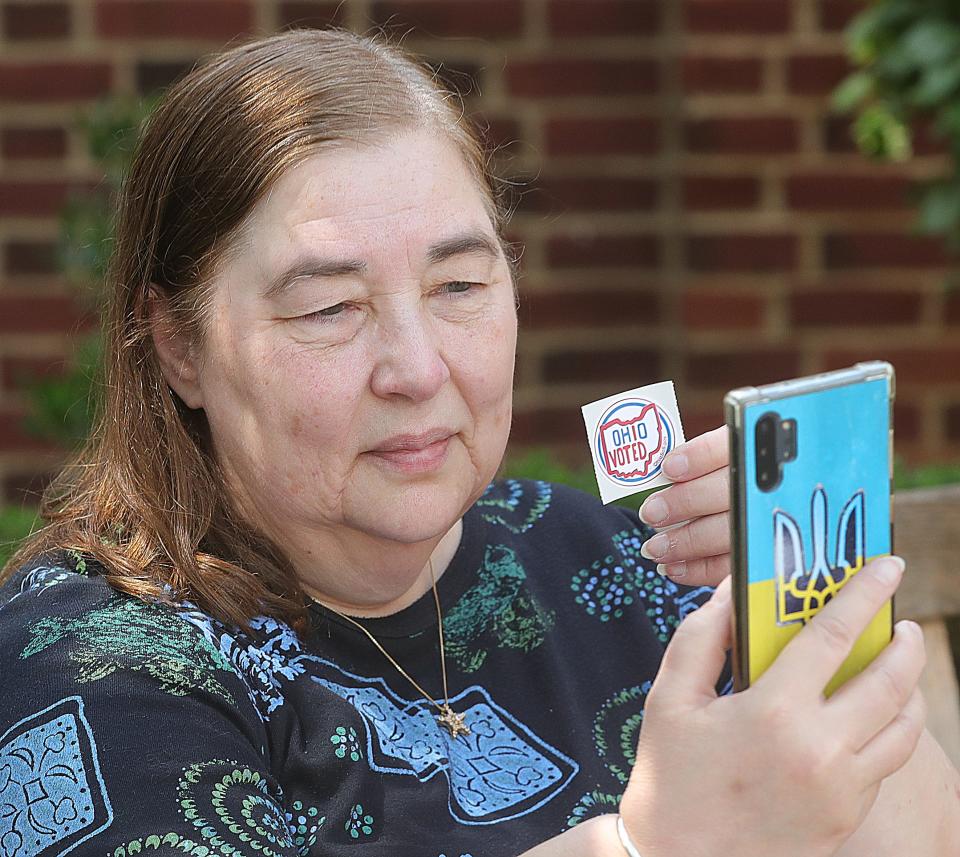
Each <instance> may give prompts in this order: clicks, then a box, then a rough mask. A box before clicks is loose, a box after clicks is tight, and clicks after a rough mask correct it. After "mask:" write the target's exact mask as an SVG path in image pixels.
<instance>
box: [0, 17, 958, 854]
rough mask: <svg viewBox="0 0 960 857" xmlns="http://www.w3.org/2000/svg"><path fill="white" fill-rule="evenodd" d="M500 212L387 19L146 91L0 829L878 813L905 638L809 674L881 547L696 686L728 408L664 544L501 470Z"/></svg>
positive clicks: (91, 848)
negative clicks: (798, 617) (391, 39)
mask: <svg viewBox="0 0 960 857" xmlns="http://www.w3.org/2000/svg"><path fill="white" fill-rule="evenodd" d="M505 221H506V211H505V207H504V203H503V201H502V199H501V198H500V196H499V195H498V194H497V193H496V186H495V184H494V183H493V180H492V179H491V177H490V176H489V173H488V171H487V164H486V159H485V157H484V154H483V151H482V149H481V148H480V146H479V145H478V143H477V141H476V138H475V136H474V134H473V132H472V131H471V130H470V128H469V127H468V125H467V123H466V122H465V121H464V120H463V119H462V117H461V115H460V113H459V112H458V110H457V109H456V108H455V105H453V104H452V103H451V99H450V98H449V96H448V95H447V94H445V93H444V92H443V91H442V90H440V89H438V88H437V86H436V84H435V82H434V81H433V80H432V79H431V77H430V75H429V74H428V73H426V72H425V71H424V70H423V69H422V68H421V67H420V66H418V65H417V64H416V63H415V62H414V61H413V60H411V59H410V58H408V57H406V56H405V55H403V54H402V53H401V52H400V51H398V50H397V49H396V48H394V47H391V46H389V45H387V44H385V43H383V42H381V41H379V40H376V39H369V38H361V37H359V36H355V35H352V34H349V33H345V32H340V31H334V30H331V31H326V32H316V31H301V32H288V33H284V34H281V35H276V36H272V37H269V38H265V39H261V40H259V41H255V42H251V43H249V44H246V45H242V46H240V47H237V48H234V49H232V50H230V51H228V52H226V53H224V54H221V55H219V56H216V57H213V58H212V59H211V60H210V61H209V62H207V63H206V64H204V65H203V66H201V67H200V68H198V69H196V70H194V71H193V72H192V73H191V74H189V75H188V76H187V77H186V78H184V79H183V80H182V81H181V82H180V83H178V84H177V85H176V86H175V87H173V88H172V89H171V91H170V92H169V93H168V94H167V95H166V97H165V99H164V101H163V102H162V103H161V105H160V106H159V108H158V109H157V111H156V112H155V114H154V115H153V116H152V117H151V119H150V121H149V123H148V124H147V127H146V129H145V131H144V134H143V136H142V139H141V141H140V143H139V145H138V149H137V152H136V155H135V158H134V162H133V165H132V168H131V171H130V173H129V176H128V178H127V181H126V183H125V185H124V189H123V193H122V200H121V205H120V211H119V217H118V221H117V227H116V234H117V243H116V246H115V251H114V256H113V260H112V268H111V272H110V281H111V284H112V286H113V304H112V307H111V310H110V320H109V324H108V326H107V349H106V350H107V354H108V365H107V367H106V384H105V389H106V404H105V407H104V409H103V414H102V417H101V419H100V420H99V425H98V429H97V431H96V432H95V434H94V436H93V437H92V438H91V440H90V442H89V444H88V445H87V448H86V449H85V450H84V451H83V453H82V454H81V456H80V458H79V460H78V461H77V463H76V464H75V466H73V467H71V468H68V469H67V470H65V471H64V473H63V475H62V476H61V478H60V479H59V480H58V481H57V482H56V483H55V484H54V485H53V486H51V489H50V492H49V494H48V496H47V498H46V502H45V507H44V514H45V516H46V518H47V519H48V521H49V524H48V526H47V527H46V529H45V530H43V531H42V532H41V533H40V534H38V535H37V536H35V537H33V538H32V539H30V540H28V542H27V543H26V544H25V546H24V547H23V548H22V549H21V551H20V552H19V554H18V555H17V556H16V557H15V558H14V559H13V561H12V562H11V563H10V573H11V576H10V579H9V580H8V581H7V583H6V584H5V586H4V589H3V597H2V599H0V604H2V605H3V606H2V609H0V619H2V621H0V628H2V642H3V647H2V651H3V655H2V658H3V670H4V672H3V675H4V677H5V679H6V681H7V686H8V687H10V686H11V684H12V685H13V686H14V687H16V688H17V692H16V693H15V694H11V695H8V696H7V698H6V699H5V701H4V703H3V706H2V708H0V712H2V716H3V728H4V729H5V730H6V731H5V733H4V736H3V740H2V742H0V744H2V745H3V747H4V749H3V750H2V751H0V752H2V753H3V754H4V755H0V804H2V805H0V846H2V847H3V849H4V850H5V853H7V854H18V855H19V854H41V853H43V854H47V853H50V854H62V853H66V852H68V851H71V850H73V851H75V852H76V853H81V854H87V853H90V854H93V853H96V854H102V853H113V854H118V855H123V854H130V853H134V852H137V851H141V850H144V849H153V850H160V851H168V852H173V851H175V850H176V851H183V852H188V853H191V854H224V855H230V854H254V853H257V854H267V855H277V854H282V855H292V854H318V855H319V854H323V855H327V854H339V853H349V852H350V851H351V850H352V849H353V848H355V847H357V846H362V847H363V853H368V854H390V855H395V854H417V855H438V854H447V855H452V854H457V855H466V854H470V855H473V857H479V855H486V854H489V855H506V854H518V853H520V852H525V851H530V850H531V849H532V852H531V853H534V854H537V855H549V854H558V855H559V854H590V855H594V854H595V855H607V854H611V855H612V854H623V853H627V852H625V849H627V850H629V849H634V850H633V851H631V852H629V853H637V851H638V852H639V853H640V854H643V855H644V857H660V855H672V854H693V853H697V854H708V853H709V854H720V853H724V854H727V853H736V854H741V855H752V854H761V853H762V854H769V853H776V854H778V855H781V857H784V856H785V855H805V857H809V855H827V854H834V853H848V852H844V851H841V849H842V848H843V847H844V843H845V842H846V843H848V845H849V844H850V843H856V842H857V841H859V842H860V843H862V844H869V845H870V846H871V847H872V846H873V845H875V844H877V843H878V842H880V840H881V839H882V837H878V836H877V832H878V831H881V829H882V825H883V824H884V818H885V817H890V816H891V811H890V806H889V805H887V806H886V807H885V810H886V812H885V813H884V814H880V813H877V812H876V810H874V811H873V812H871V807H874V806H875V807H882V806H883V802H882V801H879V800H877V796H878V790H879V788H880V783H881V781H882V780H883V779H884V778H885V777H889V776H890V775H892V774H894V772H898V771H901V770H904V771H906V770H908V769H909V770H912V768H911V766H910V765H907V764H906V763H907V761H908V759H911V758H914V757H915V753H914V749H915V748H916V747H918V742H920V738H921V733H922V730H923V702H922V699H921V698H920V696H919V694H918V692H917V691H916V690H915V686H916V681H917V677H918V675H919V672H920V669H921V668H922V663H923V647H922V640H921V639H920V638H919V637H917V636H911V635H910V634H909V633H904V632H903V629H902V628H898V633H897V637H896V640H895V641H894V643H893V644H892V645H891V646H890V647H889V649H888V650H887V651H886V652H885V653H884V654H883V655H882V656H881V658H879V659H878V660H877V662H876V664H877V667H876V668H875V669H872V670H870V671H869V672H867V673H864V675H863V676H862V677H859V678H858V680H857V681H855V682H851V683H850V685H849V687H848V688H847V689H845V691H843V692H840V693H838V694H837V695H836V696H835V697H834V699H836V700H837V701H836V702H835V703H834V702H833V701H831V705H824V703H823V701H822V699H821V697H820V693H819V692H820V690H821V689H822V687H823V685H824V684H825V683H826V681H827V679H828V678H829V677H830V676H831V675H832V672H833V671H835V669H836V667H837V666H838V665H839V663H840V661H841V660H842V659H843V656H844V641H841V640H839V639H837V637H836V634H837V632H838V629H843V628H852V629H859V628H860V627H862V626H865V625H866V623H867V622H868V621H869V619H870V617H871V616H872V615H873V614H874V613H875V612H876V610H877V609H878V608H879V606H880V605H881V603H883V602H884V601H885V600H886V599H887V598H889V597H890V595H891V594H892V593H893V591H894V589H895V586H896V581H897V579H898V577H899V573H898V569H899V566H898V563H896V562H893V561H887V562H885V563H884V562H881V563H878V564H876V566H875V567H874V568H872V569H871V570H870V571H869V572H866V573H864V574H863V575H860V576H858V577H857V578H856V579H855V580H854V581H853V582H851V584H850V585H849V586H848V587H847V588H846V589H845V590H844V593H843V595H842V597H838V598H837V599H834V601H833V602H832V603H831V604H830V605H829V606H828V608H827V609H826V610H824V611H823V614H821V615H822V616H823V617H824V618H823V621H822V623H819V624H818V625H817V626H813V625H812V626H811V629H808V630H805V632H804V633H803V634H801V635H799V636H798V638H797V640H798V641H799V642H798V643H797V644H796V645H794V646H792V648H791V649H790V650H789V652H785V653H784V657H783V659H782V660H783V662H784V663H783V666H782V667H781V665H780V662H778V664H777V665H775V666H774V667H773V668H771V670H770V671H769V673H768V674H767V676H765V680H764V682H763V683H760V684H758V685H757V686H756V687H754V688H751V689H750V690H749V691H746V692H744V693H742V694H736V695H724V694H727V693H728V692H729V690H730V684H729V669H728V667H727V666H726V665H725V656H724V654H725V650H726V648H727V647H728V646H729V639H728V634H727V627H728V623H729V614H730V606H729V582H728V580H727V579H724V581H723V582H722V583H720V579H721V578H724V576H725V575H726V570H727V567H728V560H727V559H726V557H725V554H726V550H727V544H726V526H727V525H726V515H725V505H726V500H725V496H726V488H725V479H726V475H725V469H724V464H725V461H724V459H725V453H724V450H723V444H724V440H723V436H722V434H721V433H719V432H718V433H713V434H711V435H706V436H704V437H702V438H698V439H696V440H695V441H693V442H691V443H690V444H688V445H686V446H685V447H684V448H683V450H682V452H680V453H679V454H675V455H674V456H673V457H672V459H671V460H670V462H669V464H668V465H665V466H667V468H668V473H669V472H671V470H672V475H673V476H675V477H676V478H677V479H678V480H680V484H677V485H675V486H673V487H671V488H670V489H669V490H667V491H664V492H662V493H661V494H660V495H658V497H659V499H660V500H661V501H663V503H665V508H661V509H660V510H657V509H656V508H655V504H653V503H651V504H648V505H647V506H646V507H645V509H646V514H648V516H649V517H650V518H651V522H652V523H656V524H658V525H664V526H665V525H667V524H669V523H672V522H675V521H682V520H690V521H691V522H690V523H689V524H687V525H686V527H684V528H681V529H677V530H672V531H671V539H672V540H673V542H674V543H675V545H674V547H673V549H672V550H669V551H666V552H663V551H659V550H657V548H656V544H655V540H654V539H649V540H648V537H649V536H650V535H651V534H652V531H651V530H650V529H649V527H647V526H644V525H642V524H640V522H639V521H637V520H636V517H635V516H633V515H630V514H627V513H626V512H625V511H624V510H622V509H618V508H606V509H605V508H603V507H601V506H599V504H597V503H596V502H595V501H593V500H592V499H590V498H588V497H586V496H585V495H581V494H579V493H577V492H574V491H571V490H570V489H565V488H562V487H560V486H550V485H547V484H545V483H531V482H518V481H506V482H497V481H492V480H493V479H494V476H495V474H496V471H497V468H498V467H499V465H500V462H501V458H502V456H503V452H504V448H505V445H506V441H507V435H508V430H509V426H510V419H511V392H512V376H513V362H514V348H515V340H516V332H517V331H516V313H515V283H514V280H515V270H514V265H513V261H512V259H511V256H510V254H509V248H508V246H507V245H506V243H505V242H504V240H503V238H502V235H503V228H504V225H505ZM655 512H659V514H654V513H655ZM645 543H646V545H647V546H646V548H644V544H645ZM644 552H645V553H646V554H647V555H649V556H654V554H655V553H660V556H659V559H660V560H661V561H662V562H664V563H666V564H667V568H671V567H675V564H676V563H678V562H686V564H687V567H688V572H687V576H686V577H685V578H684V582H685V583H686V584H688V585H679V586H678V585H677V584H675V583H673V582H672V581H671V580H669V579H668V578H664V577H662V576H660V575H658V574H657V572H656V571H655V570H654V569H653V567H652V566H653V563H652V561H651V560H649V559H647V557H645V556H642V555H641V554H642V553H644ZM884 569H887V570H892V571H893V572H894V574H893V576H892V577H891V578H889V579H881V577H880V574H879V572H880V571H882V570H884ZM717 583H720V585H719V587H718V588H717V591H716V595H715V596H714V597H713V598H711V599H710V604H709V606H707V607H706V608H704V609H701V610H697V608H698V607H699V606H700V605H701V604H703V603H704V602H705V601H706V599H707V597H708V596H710V594H711V587H712V586H713V585H715V584H717ZM688 614H689V615H688ZM439 615H442V622H441V621H438V616H439ZM684 616H688V618H687V619H686V621H685V622H684V623H683V625H682V626H681V625H680V620H681V619H682V618H683V617H684ZM678 626H679V628H678ZM818 631H819V633H818ZM671 640H673V644H672V645H671V646H670V649H669V651H668V653H667V654H666V656H664V647H665V646H666V644H667V643H668V642H670V641H671ZM661 662H662V663H661ZM798 675H803V676H806V677H807V680H806V681H805V682H803V684H804V685H805V686H804V687H802V688H801V687H798V686H797V685H798V683H799V682H798V681H797V678H796V677H797V676H798ZM654 678H656V680H657V681H656V684H655V685H654V684H653V680H654ZM790 680H792V681H793V684H791V681H790ZM891 682H892V685H893V686H894V687H895V691H896V692H895V693H891V690H890V688H891ZM718 691H719V692H720V694H721V695H720V696H719V697H718ZM644 718H646V721H645V725H644V730H643V734H642V736H640V724H641V721H643V720H644ZM815 718H820V722H829V724H830V729H831V733H832V734H834V735H835V736H836V737H837V739H838V743H837V745H836V747H831V751H830V752H829V753H826V754H821V753H811V750H810V748H811V747H813V746H814V744H813V739H814V738H816V739H817V740H822V738H823V736H822V734H821V733H820V732H819V731H816V732H814V731H813V730H812V729H811V727H810V725H809V724H810V721H811V720H812V719H815ZM638 736H639V737H640V740H639V747H638V746H637V740H638ZM839 739H842V740H839ZM919 746H923V745H922V744H919ZM934 747H935V745H934ZM935 749H939V748H935ZM857 751H859V752H857ZM930 758H934V757H933V756H927V757H926V759H927V761H929V759H930ZM937 762H938V763H939V764H941V766H942V767H941V770H942V775H941V774H939V773H938V775H937V778H936V785H937V787H938V788H942V786H943V784H944V783H946V782H947V781H948V780H947V774H948V772H947V769H946V767H943V765H944V764H945V763H944V762H942V761H941V760H940V759H939V757H938V758H937ZM927 776H928V777H929V776H930V773H929V768H928V770H927ZM890 779H891V780H892V779H893V777H890ZM905 785H908V786H910V787H913V786H915V785H916V783H915V781H909V782H907V783H906V784H905ZM828 786H829V789H830V790H829V792H827V790H826V788H827V787H828ZM897 794H899V793H897ZM895 796H896V795H895ZM771 798H772V799H773V800H772V801H771ZM943 800H944V799H943V798H941V803H940V804H938V805H935V806H931V807H930V808H929V810H926V811H925V812H938V813H939V812H940V810H941V808H942V807H943V806H944V803H943ZM875 801H876V803H875ZM887 803H888V804H889V803H890V801H889V800H888V802H887ZM771 809H773V812H771ZM618 811H619V817H618ZM774 817H775V818H776V823H775V824H771V821H772V819H773V818H774ZM894 817H895V818H896V819H897V821H898V826H899V827H901V828H905V829H906V830H907V831H909V833H910V841H911V842H912V844H913V845H914V846H918V845H922V847H929V848H931V849H932V848H933V847H934V843H935V842H938V841H939V842H943V841H946V840H944V839H940V840H935V839H934V838H933V834H930V833H925V832H923V831H924V829H925V828H924V824H925V823H926V821H927V820H928V818H929V817H931V816H929V815H924V813H923V812H921V811H919V810H916V809H914V810H912V811H910V812H906V813H905V812H903V811H898V812H897V814H896V815H895V816H894ZM938 817H939V815H938ZM731 821H732V822H734V823H731ZM944 830H945V828H944ZM884 835H885V836H886V835H887V834H886V832H885V831H884ZM857 837H860V839H859V840H858V839H857ZM925 837H926V838H925ZM704 843H711V844H710V845H709V847H708V846H706V845H705V844H704ZM925 843H929V846H927V845H926V844H925ZM885 847H886V844H885V842H880V850H877V849H874V850H873V851H872V853H874V854H882V853H887V852H886V851H884V850H883V848H885ZM849 853H857V852H856V851H851V852H849ZM890 853H893V852H890ZM911 853H915V854H921V853H923V854H931V855H932V854H933V853H934V851H933V850H926V851H920V850H914V851H913V852H911Z"/></svg>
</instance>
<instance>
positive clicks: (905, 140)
mask: <svg viewBox="0 0 960 857" xmlns="http://www.w3.org/2000/svg"><path fill="white" fill-rule="evenodd" d="M853 133H854V137H855V138H856V140H857V145H858V146H859V147H860V151H861V152H863V153H864V154H865V155H869V156H870V157H872V158H879V159H883V160H890V161H905V160H907V159H908V158H909V157H910V156H911V155H912V154H913V146H912V144H911V142H910V129H909V128H908V127H907V126H906V124H904V122H903V121H902V120H900V119H899V118H897V117H896V116H894V115H893V113H891V112H890V110H889V109H888V108H887V107H886V106H885V105H884V104H874V105H872V106H870V107H867V108H866V109H865V110H864V111H863V112H862V113H861V114H860V115H859V116H858V117H857V121H856V122H855V123H854V131H853Z"/></svg>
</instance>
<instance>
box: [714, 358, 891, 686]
mask: <svg viewBox="0 0 960 857" xmlns="http://www.w3.org/2000/svg"><path fill="white" fill-rule="evenodd" d="M893 395H894V373H893V367H892V366H890V364H889V363H884V362H880V361H877V362H873V363H861V364H857V366H855V367H853V368H852V369H843V370H840V371H837V372H828V373H825V374H823V375H814V376H810V377H808V378H799V379H795V380H793V381H786V382H783V383H780V384H771V385H768V386H765V387H759V388H756V387H750V388H744V389H740V390H733V391H731V392H730V393H728V394H727V396H726V398H725V399H724V408H725V412H726V420H727V425H728V427H729V429H730V462H731V464H730V467H731V473H730V477H731V501H732V505H731V539H732V545H731V548H732V555H733V571H732V573H733V581H732V582H733V592H734V640H735V643H734V651H733V669H734V689H735V690H737V691H739V690H743V689H745V688H747V687H749V686H750V685H751V684H752V683H753V682H755V681H756V680H757V678H759V677H760V675H762V674H763V672H764V671H765V670H766V669H767V668H768V667H769V666H770V664H771V663H773V661H774V659H775V658H776V656H777V654H778V653H779V652H780V651H781V650H782V649H783V648H784V647H785V646H786V644H787V643H788V642H789V641H790V639H791V638H792V637H793V636H794V635H795V634H797V633H798V632H799V631H800V630H801V628H803V626H804V624H805V623H806V622H808V621H809V620H810V619H811V618H812V617H813V615H814V614H815V613H816V612H817V611H818V610H819V609H820V608H821V607H822V606H823V605H824V604H825V603H826V602H827V601H829V600H830V598H832V597H833V595H834V594H836V592H837V591H838V590H839V589H840V587H842V586H843V585H844V583H845V582H846V581H848V580H849V579H850V578H851V577H852V576H853V575H854V574H856V573H857V572H858V571H859V570H860V569H861V568H862V567H863V566H864V564H865V563H866V562H869V561H870V560H871V559H873V558H875V557H878V556H885V555H888V554H890V553H892V550H893V533H892V513H891V497H892V487H891V483H892V448H893V433H892V404H893ZM764 418H766V419H765V421H764V422H765V424H764V426H762V427H760V429H759V431H758V422H759V421H761V420H764ZM774 420H776V421H778V422H777V425H778V426H779V428H778V431H783V432H786V434H785V435H784V439H782V440H781V446H783V447H784V448H786V447H787V446H789V445H790V441H791V439H792V441H793V449H792V453H790V452H784V453H783V454H784V455H791V454H792V455H793V456H795V457H793V458H792V459H791V460H786V461H783V463H782V470H781V471H780V474H779V475H780V477H781V480H782V481H780V482H779V484H778V485H776V487H773V488H772V490H771V484H772V480H770V475H771V473H770V470H771V467H770V464H769V461H770V455H771V453H770V452H769V451H767V450H768V446H767V444H766V442H765V440H764V438H767V437H769V436H770V431H771V430H770V428H769V426H770V425H771V424H772V423H773V422H774ZM793 421H795V422H793ZM791 426H792V428H791ZM791 433H792V436H791ZM778 438H779V435H778ZM761 447H763V448H764V453H763V456H761V459H762V460H761V465H762V466H761V467H760V470H759V471H758V458H757V451H758V449H760V448H761ZM778 454H779V453H778ZM761 471H763V472H761ZM764 480H768V487H767V490H762V489H761V487H760V485H761V484H763V481H764ZM892 634H893V603H892V600H891V601H889V602H887V604H886V605H884V607H883V608H882V609H881V611H880V612H879V613H878V614H877V615H876V616H875V617H874V619H873V621H872V622H871V623H870V625H869V626H868V627H867V629H866V630H865V631H864V632H863V634H861V636H860V638H859V639H858V640H857V642H856V645H855V646H854V648H853V650H852V651H851V653H850V655H849V656H848V657H847V659H846V660H845V661H844V663H843V665H842V666H841V667H840V669H839V670H838V671H837V673H836V675H835V676H834V677H833V678H832V679H831V681H830V682H829V684H828V685H827V687H826V688H825V691H824V692H825V694H826V696H830V695H831V694H832V693H833V692H834V691H835V690H836V689H837V688H838V687H839V686H840V685H841V684H843V683H844V682H845V681H847V680H848V679H849V678H852V677H853V676H854V675H856V674H857V673H859V672H860V671H861V670H862V669H863V668H864V667H865V666H866V665H867V664H868V663H870V661H871V660H873V658H874V657H876V655H877V654H879V652H880V651H881V650H882V649H883V648H884V647H885V646H886V645H887V643H888V642H889V641H890V639H891V636H892Z"/></svg>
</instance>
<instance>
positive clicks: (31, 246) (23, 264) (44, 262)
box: [4, 241, 60, 276]
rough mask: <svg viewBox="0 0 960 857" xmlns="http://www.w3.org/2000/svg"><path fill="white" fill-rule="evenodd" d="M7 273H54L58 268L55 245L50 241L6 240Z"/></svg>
mask: <svg viewBox="0 0 960 857" xmlns="http://www.w3.org/2000/svg"><path fill="white" fill-rule="evenodd" d="M4 252H5V254H6V257H7V273H8V274H13V275H15V276H16V275H18V274H55V273H56V272H57V271H58V270H59V268H60V262H59V259H58V257H57V245H56V244H55V243H53V242H51V241H8V242H7V244H6V247H5V250H4Z"/></svg>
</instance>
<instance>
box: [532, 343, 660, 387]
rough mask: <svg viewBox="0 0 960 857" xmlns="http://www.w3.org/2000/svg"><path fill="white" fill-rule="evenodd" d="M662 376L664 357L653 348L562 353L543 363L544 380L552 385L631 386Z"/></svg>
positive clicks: (555, 354) (545, 358)
mask: <svg viewBox="0 0 960 857" xmlns="http://www.w3.org/2000/svg"><path fill="white" fill-rule="evenodd" d="M659 375H660V355H659V353H658V352H657V351H656V350H655V349H652V348H618V349H612V350H604V351H573V350H569V351H558V352H554V353H552V354H548V355H546V356H545V357H544V359H543V369H542V378H543V380H544V382H546V383H548V384H554V383H556V384H560V383H564V382H589V381H606V382H608V383H614V382H620V381H623V382H631V381H636V379H638V378H653V377H658V376H659Z"/></svg>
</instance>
